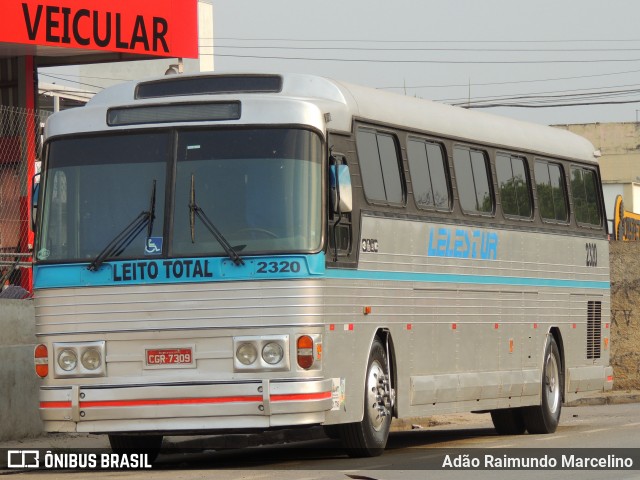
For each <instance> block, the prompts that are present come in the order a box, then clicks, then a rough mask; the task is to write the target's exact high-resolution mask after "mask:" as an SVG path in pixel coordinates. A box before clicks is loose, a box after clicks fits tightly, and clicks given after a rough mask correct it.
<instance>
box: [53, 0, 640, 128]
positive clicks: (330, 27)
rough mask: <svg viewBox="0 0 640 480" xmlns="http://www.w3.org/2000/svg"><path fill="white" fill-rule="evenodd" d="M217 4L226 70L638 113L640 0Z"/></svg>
mask: <svg viewBox="0 0 640 480" xmlns="http://www.w3.org/2000/svg"><path fill="white" fill-rule="evenodd" d="M211 3H212V4H213V9H214V29H213V31H214V38H213V39H208V38H201V39H200V41H201V44H205V45H211V43H212V42H213V45H214V55H215V59H214V61H215V70H216V71H217V72H229V71H233V72H242V71H251V72H256V71H261V72H300V73H311V74H317V75H322V76H327V77H331V78H335V79H340V80H345V81H348V82H352V83H358V84H362V85H367V86H371V87H374V88H380V89H385V90H388V91H393V92H396V93H398V94H401V95H410V96H417V97H421V98H428V99H431V100H436V101H441V102H444V103H450V104H460V105H464V106H468V107H479V106H487V105H493V106H492V107H491V108H483V109H482V110H483V111H486V112H490V113H495V114H499V115H505V116H510V117H513V118H518V119H522V120H529V121H533V122H537V123H543V124H566V123H596V122H636V121H638V120H639V116H640V28H639V26H640V22H639V19H640V1H638V0H607V1H603V0H536V1H523V0H439V1H434V0H393V1H382V0H368V1H364V0H323V1H322V2H310V1H307V0H269V1H266V0H211ZM165 63H168V62H166V61H165ZM129 70H130V71H135V69H121V70H120V71H119V72H118V73H117V74H113V76H112V78H111V81H113V82H116V81H122V80H126V79H133V78H131V74H128V71H129ZM163 71H164V67H163ZM67 72H68V70H67ZM83 72H84V74H85V75H89V74H87V73H86V69H83ZM102 76H103V77H104V74H102ZM41 78H42V77H41ZM64 78H67V79H70V78H73V77H72V76H70V75H69V74H68V73H67V75H66V76H64ZM45 81H51V78H46V79H45ZM101 81H102V82H103V83H105V82H106V83H108V82H107V81H106V80H104V78H102V79H101V78H81V79H80V83H78V82H77V81H76V82H75V83H74V82H73V81H72V82H70V83H69V84H70V85H74V86H76V87H82V86H83V83H84V84H90V85H92V86H93V87H96V86H97V87H99V86H101V85H102V84H103V83H100V82H101ZM61 83H62V82H61ZM87 88H88V89H91V88H92V87H88V86H87ZM94 90H95V88H94ZM614 102H616V103H614ZM621 102H624V103H621ZM576 103H580V104H588V105H580V106H575V105H573V104H576ZM594 103H600V104H594ZM603 103H604V104H603ZM505 104H508V105H517V107H514V106H510V107H506V106H495V105H505ZM566 104H570V105H572V106H562V107H561V106H554V107H549V105H566ZM542 105H545V106H546V107H545V108H540V106H542ZM525 106H526V107H527V108H525ZM533 107H537V108H533Z"/></svg>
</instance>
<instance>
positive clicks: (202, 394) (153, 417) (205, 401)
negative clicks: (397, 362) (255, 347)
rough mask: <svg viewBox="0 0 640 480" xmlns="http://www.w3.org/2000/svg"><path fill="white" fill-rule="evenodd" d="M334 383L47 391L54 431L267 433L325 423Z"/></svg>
mask: <svg viewBox="0 0 640 480" xmlns="http://www.w3.org/2000/svg"><path fill="white" fill-rule="evenodd" d="M331 391H332V379H324V380H294V381H291V380H290V381H276V380H263V381H255V382H215V383H214V382H212V383H198V384H169V385H167V384H164V385H160V384H156V385H135V386H125V385H118V386H102V385H101V386H93V385H92V386H81V385H76V386H70V387H41V388H40V415H41V418H42V420H43V421H44V425H45V431H48V432H93V433H99V432H101V433H111V432H142V431H145V432H147V431H149V432H151V431H153V432H165V433H169V432H180V431H184V432H187V431H198V430H201V431H213V430H228V429H232V430H235V429H239V430H241V429H255V428H258V429H266V428H271V427H285V426H296V425H309V424H319V423H322V422H324V419H325V413H326V412H327V411H329V410H331V408H332V406H333V399H332V393H331Z"/></svg>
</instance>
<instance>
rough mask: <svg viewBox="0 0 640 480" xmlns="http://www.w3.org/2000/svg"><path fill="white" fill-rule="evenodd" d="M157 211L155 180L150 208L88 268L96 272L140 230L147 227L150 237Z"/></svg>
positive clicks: (127, 244) (133, 238)
mask: <svg viewBox="0 0 640 480" xmlns="http://www.w3.org/2000/svg"><path fill="white" fill-rule="evenodd" d="M155 212H156V181H155V179H154V180H153V187H152V188H151V198H150V200H149V210H145V211H143V212H140V214H139V215H138V216H137V217H136V218H135V219H134V220H133V222H131V223H130V224H129V225H127V226H126V227H125V228H124V229H123V230H122V231H121V232H120V233H119V234H118V235H116V236H115V238H114V239H113V240H111V242H109V244H108V245H107V246H106V247H104V249H103V250H102V251H101V252H100V253H99V254H98V256H96V258H94V259H93V261H92V262H91V263H90V264H89V266H88V267H87V269H88V270H90V271H92V272H95V271H96V270H98V269H99V268H100V265H102V264H103V263H104V261H105V260H106V259H107V258H110V257H117V256H119V255H121V254H122V252H124V251H125V250H126V248H127V247H128V246H129V245H131V242H133V240H135V238H136V237H137V236H138V235H140V232H142V231H143V230H144V228H145V227H147V236H148V237H150V236H151V233H152V232H153V220H154V219H155V216H156V215H155Z"/></svg>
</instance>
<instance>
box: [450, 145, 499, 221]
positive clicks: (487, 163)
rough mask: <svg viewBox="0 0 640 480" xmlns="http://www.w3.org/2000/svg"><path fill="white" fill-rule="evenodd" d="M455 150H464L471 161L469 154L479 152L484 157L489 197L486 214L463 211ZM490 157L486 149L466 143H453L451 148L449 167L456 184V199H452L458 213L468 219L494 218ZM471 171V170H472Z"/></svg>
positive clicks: (494, 208)
mask: <svg viewBox="0 0 640 480" xmlns="http://www.w3.org/2000/svg"><path fill="white" fill-rule="evenodd" d="M456 148H460V149H462V150H466V151H468V152H469V160H470V161H471V152H474V151H475V152H479V153H481V154H482V156H483V157H484V166H485V171H486V173H487V184H488V187H489V194H490V195H491V210H490V211H488V212H482V211H479V210H473V211H468V210H465V209H464V208H463V207H462V202H461V201H460V191H459V188H458V170H457V169H456V161H455V151H456ZM491 163H492V162H491V157H490V156H489V151H488V150H487V148H486V147H482V146H477V145H470V144H466V143H459V142H455V143H453V146H452V151H451V166H450V168H451V169H452V170H453V176H454V180H455V184H456V198H455V199H454V201H455V202H456V203H457V204H458V207H459V208H460V211H461V212H462V214H463V215H467V216H470V217H483V218H496V210H497V208H496V203H497V202H496V192H495V186H494V176H493V168H492V166H491ZM472 167H473V165H472ZM472 171H473V169H472ZM475 195H476V196H477V191H476V192H475Z"/></svg>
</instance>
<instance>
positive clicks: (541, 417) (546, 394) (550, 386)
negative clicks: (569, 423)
mask: <svg viewBox="0 0 640 480" xmlns="http://www.w3.org/2000/svg"><path fill="white" fill-rule="evenodd" d="M562 379H563V377H562V360H561V358H560V351H559V350H558V345H557V344H556V341H555V339H554V338H553V337H552V336H549V340H548V341H547V348H546V349H545V352H544V361H543V364H542V401H541V402H540V405H537V406H535V407H526V408H525V409H524V412H523V413H524V423H525V425H526V426H527V431H528V432H529V433H553V432H555V431H556V428H557V427H558V422H559V421H560V412H561V410H562V389H563V388H564V385H563V381H562Z"/></svg>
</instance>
